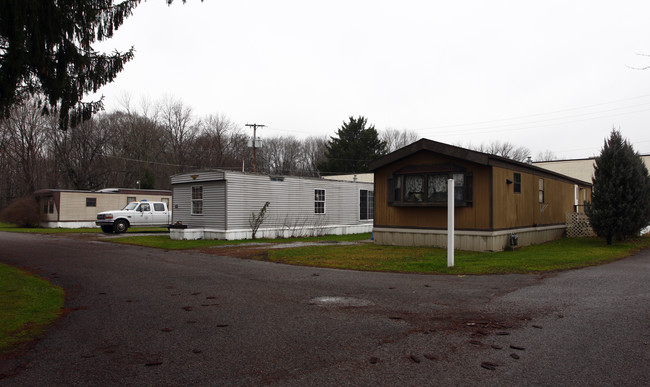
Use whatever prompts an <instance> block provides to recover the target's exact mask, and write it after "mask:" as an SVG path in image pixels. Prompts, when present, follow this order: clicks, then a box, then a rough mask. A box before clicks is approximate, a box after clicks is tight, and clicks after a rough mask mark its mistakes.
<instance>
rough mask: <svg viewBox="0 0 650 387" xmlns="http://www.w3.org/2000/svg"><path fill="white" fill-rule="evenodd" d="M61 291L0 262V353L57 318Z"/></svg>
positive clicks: (61, 304) (32, 336)
mask: <svg viewBox="0 0 650 387" xmlns="http://www.w3.org/2000/svg"><path fill="white" fill-rule="evenodd" d="M64 298H65V295H64V291H63V289H61V288H60V287H58V286H55V285H53V284H51V283H50V282H48V281H46V280H44V279H41V278H38V277H36V276H33V275H31V274H29V273H27V272H25V271H22V270H19V269H16V268H14V267H11V266H8V265H5V264H2V263H0V354H3V353H7V352H9V351H11V350H12V349H13V348H15V347H16V346H18V345H20V344H23V343H26V342H29V341H31V340H33V339H34V338H36V337H38V336H39V335H41V334H42V332H43V331H44V329H45V328H47V327H48V326H49V325H50V324H52V322H54V321H56V319H57V318H59V316H60V313H61V309H62V308H63V303H64Z"/></svg>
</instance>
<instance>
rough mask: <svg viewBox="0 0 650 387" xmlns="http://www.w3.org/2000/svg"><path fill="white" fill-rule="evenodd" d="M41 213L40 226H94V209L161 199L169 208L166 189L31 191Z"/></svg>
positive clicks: (95, 210)
mask: <svg viewBox="0 0 650 387" xmlns="http://www.w3.org/2000/svg"><path fill="white" fill-rule="evenodd" d="M34 196H35V197H36V200H37V201H38V204H39V208H40V211H41V215H42V221H41V226H43V227H52V228H56V227H61V228H78V227H97V226H96V225H95V220H97V213H99V212H102V211H110V210H116V209H122V208H124V206H126V205H127V204H128V203H129V202H132V201H140V200H150V201H163V202H166V203H168V205H169V206H170V208H171V200H172V195H171V191H167V190H149V189H129V188H107V189H102V190H99V191H78V190H64V189H43V190H39V191H36V192H35V193H34Z"/></svg>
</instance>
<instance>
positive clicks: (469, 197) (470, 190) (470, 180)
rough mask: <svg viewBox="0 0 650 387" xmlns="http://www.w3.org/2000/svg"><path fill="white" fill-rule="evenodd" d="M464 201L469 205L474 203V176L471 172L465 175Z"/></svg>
mask: <svg viewBox="0 0 650 387" xmlns="http://www.w3.org/2000/svg"><path fill="white" fill-rule="evenodd" d="M465 201H466V202H467V205H468V206H470V207H471V206H472V203H474V176H472V174H471V173H468V174H466V175H465Z"/></svg>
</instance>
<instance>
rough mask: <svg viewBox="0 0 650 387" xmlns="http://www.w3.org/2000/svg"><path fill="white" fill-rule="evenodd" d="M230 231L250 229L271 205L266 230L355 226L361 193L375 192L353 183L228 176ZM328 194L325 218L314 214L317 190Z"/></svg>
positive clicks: (357, 221) (365, 185)
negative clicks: (252, 219) (253, 220)
mask: <svg viewBox="0 0 650 387" xmlns="http://www.w3.org/2000/svg"><path fill="white" fill-rule="evenodd" d="M226 180H227V184H228V190H227V194H228V198H227V200H228V229H230V230H232V229H242V228H244V229H245V228H250V224H249V219H250V217H251V214H252V213H253V212H254V213H255V214H257V213H258V212H259V211H260V209H261V208H262V206H264V203H265V202H267V201H268V202H270V205H269V207H268V209H267V213H266V218H265V219H266V220H265V221H264V224H263V225H262V227H290V228H292V227H299V226H326V225H353V224H360V223H368V222H369V221H360V220H359V190H360V189H367V190H372V189H373V185H372V184H370V183H352V182H344V181H330V180H324V179H310V178H297V177H289V176H287V177H285V178H284V181H271V179H270V178H269V176H264V175H250V174H242V173H234V172H226ZM316 189H323V190H325V214H315V213H314V190H316Z"/></svg>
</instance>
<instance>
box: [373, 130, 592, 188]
mask: <svg viewBox="0 0 650 387" xmlns="http://www.w3.org/2000/svg"><path fill="white" fill-rule="evenodd" d="M421 151H428V152H433V153H437V154H440V155H443V156H447V157H452V158H456V159H460V160H466V161H470V162H472V163H476V164H480V165H487V166H497V167H502V168H509V169H513V170H518V171H524V172H534V173H536V174H537V175H543V176H551V177H554V178H558V179H562V180H567V181H571V182H573V183H575V184H579V185H588V186H591V183H588V182H586V181H582V180H578V179H574V178H572V177H569V176H566V175H562V174H560V173H557V172H553V171H549V170H547V169H544V168H540V167H536V166H534V165H530V164H527V163H522V162H519V161H515V160H511V159H508V158H505V157H501V156H496V155H491V154H488V153H483V152H478V151H474V150H471V149H466V148H461V147H458V146H454V145H449V144H444V143H442V142H438V141H433V140H429V139H426V138H422V139H420V140H418V141H416V142H414V143H412V144H411V145H407V146H405V147H403V148H400V149H398V150H396V151H394V152H392V153H389V154H387V155H386V156H383V157H380V158H378V159H376V160H373V161H372V162H371V163H370V170H371V171H375V170H377V169H379V168H382V167H384V166H386V165H388V164H392V163H394V162H397V161H399V160H401V159H403V158H406V157H409V156H411V155H413V154H415V153H417V152H421Z"/></svg>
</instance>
